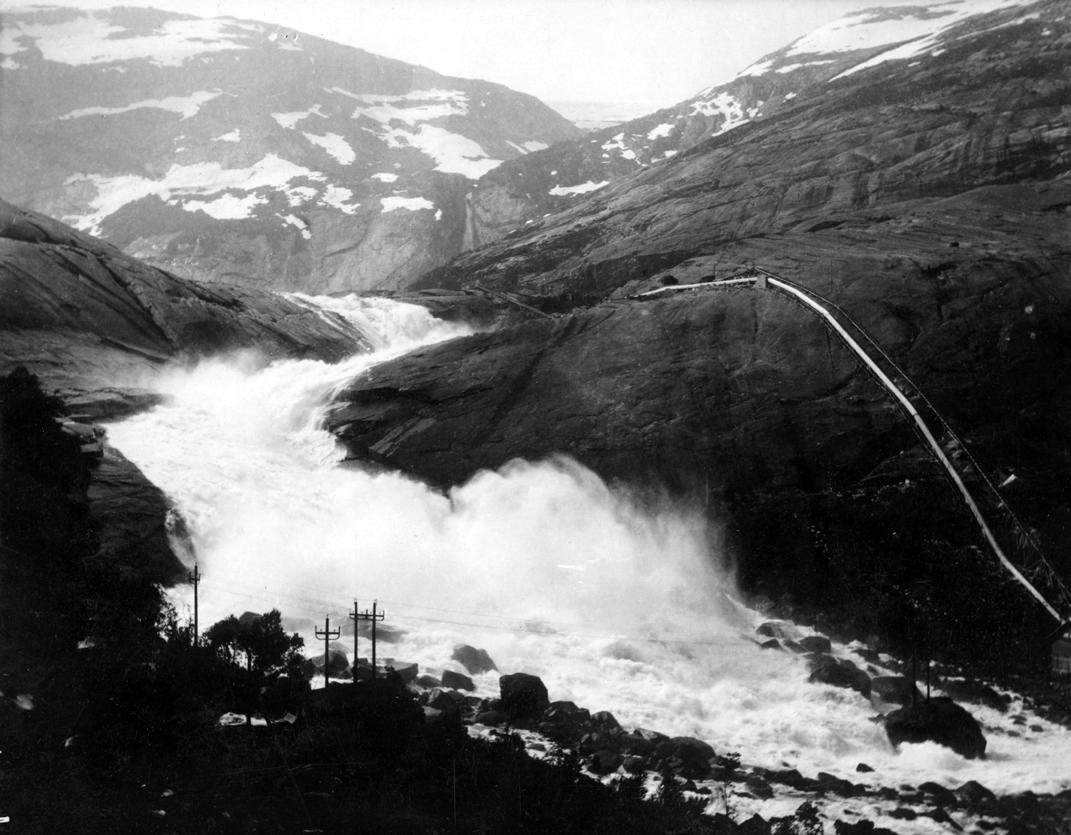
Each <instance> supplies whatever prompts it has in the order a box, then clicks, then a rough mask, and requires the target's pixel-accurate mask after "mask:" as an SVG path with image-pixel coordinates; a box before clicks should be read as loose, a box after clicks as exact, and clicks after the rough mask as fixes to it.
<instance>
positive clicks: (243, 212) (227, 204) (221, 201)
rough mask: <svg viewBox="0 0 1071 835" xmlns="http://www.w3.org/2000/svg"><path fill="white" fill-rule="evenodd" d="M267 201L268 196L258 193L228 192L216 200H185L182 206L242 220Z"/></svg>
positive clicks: (220, 218)
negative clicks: (239, 193) (240, 195)
mask: <svg viewBox="0 0 1071 835" xmlns="http://www.w3.org/2000/svg"><path fill="white" fill-rule="evenodd" d="M267 202H268V200H267V198H265V197H260V196H258V195H256V194H246V195H245V196H244V197H239V196H237V195H234V194H231V193H229V192H228V193H227V194H224V195H222V196H221V197H217V198H215V199H214V200H184V201H183V202H182V208H183V209H185V210H186V211H187V212H196V211H200V212H204V213H205V214H206V215H210V216H212V217H214V218H216V219H217V220H241V219H242V218H247V217H251V216H252V214H253V209H255V208H256V207H257V206H259V205H261V204H263V203H267Z"/></svg>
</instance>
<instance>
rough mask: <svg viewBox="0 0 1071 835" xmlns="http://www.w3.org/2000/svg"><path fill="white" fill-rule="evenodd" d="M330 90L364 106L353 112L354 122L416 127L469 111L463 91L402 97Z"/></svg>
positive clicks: (416, 93) (467, 101) (441, 91)
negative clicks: (363, 120)
mask: <svg viewBox="0 0 1071 835" xmlns="http://www.w3.org/2000/svg"><path fill="white" fill-rule="evenodd" d="M329 91H330V92H332V93H338V94H340V95H343V96H347V97H349V98H351V99H353V100H354V101H356V102H359V103H360V105H361V106H360V107H358V108H357V109H356V110H354V111H353V118H354V119H359V118H360V117H362V116H367V117H368V118H369V119H373V120H375V121H376V122H379V123H381V124H383V125H389V124H390V123H391V122H394V121H400V122H404V123H406V124H408V125H415V124H417V123H418V122H427V121H430V120H431V119H444V118H446V117H447V116H464V115H465V114H466V113H468V112H469V108H468V103H469V98H468V95H467V94H466V93H465V92H464V91H462V90H439V89H433V90H412V91H411V92H408V93H404V94H401V95H387V94H383V93H351V92H350V91H349V90H346V89H343V88H342V87H331V88H329Z"/></svg>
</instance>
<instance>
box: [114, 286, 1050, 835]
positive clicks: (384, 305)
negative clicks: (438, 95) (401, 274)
mask: <svg viewBox="0 0 1071 835" xmlns="http://www.w3.org/2000/svg"><path fill="white" fill-rule="evenodd" d="M303 302H304V303H306V304H323V305H325V306H330V308H331V309H333V310H334V311H336V312H342V313H344V314H345V315H347V316H350V317H352V318H353V319H354V320H355V321H359V322H360V323H361V324H362V326H363V328H364V329H365V330H367V331H369V332H370V333H372V334H373V337H374V338H373V342H374V344H375V345H376V346H377V348H378V350H377V351H376V352H375V353H373V354H368V355H363V356H356V357H354V358H352V359H350V360H349V361H347V362H344V363H340V364H337V365H328V364H325V363H320V362H315V361H286V362H277V363H274V364H272V365H270V366H267V367H263V366H262V364H260V363H258V362H257V361H256V360H255V358H250V357H248V356H245V357H230V358H226V359H218V360H212V361H207V362H204V363H202V364H201V365H199V366H198V367H196V368H194V369H192V370H177V369H176V370H174V371H172V372H170V373H167V374H164V375H162V376H161V377H160V379H159V380H158V381H157V383H156V385H157V387H158V388H159V389H160V391H162V392H163V393H164V394H165V395H167V397H168V401H167V404H166V405H163V406H160V407H158V408H156V409H153V410H152V411H150V412H147V413H144V414H141V415H138V416H135V417H133V418H130V419H127V420H125V421H123V422H121V423H117V424H114V425H112V426H111V427H109V436H110V440H111V442H112V443H113V444H114V445H115V446H117V447H118V448H119V449H120V450H121V451H123V452H124V453H125V454H126V455H127V456H128V457H130V458H131V459H132V460H133V461H134V462H135V463H137V464H138V465H139V466H140V467H141V468H142V469H143V470H144V471H145V473H146V475H148V477H149V478H150V479H152V480H153V481H154V482H155V483H156V484H157V485H159V486H160V487H161V488H162V489H163V490H164V491H165V492H166V493H167V494H168V495H169V496H170V497H171V498H172V500H173V501H174V502H175V504H176V505H177V507H178V508H179V510H180V511H181V513H182V514H183V515H184V517H185V519H186V521H187V523H188V527H189V530H190V532H191V536H192V539H193V542H194V546H195V549H196V553H197V556H198V560H199V566H200V569H201V573H202V575H203V582H202V584H201V597H200V611H201V622H202V624H209V623H211V622H212V621H214V620H216V619H219V618H221V617H224V616H225V615H227V614H230V613H236V614H240V613H241V612H242V611H245V610H254V611H264V610H266V609H267V608H270V607H273V606H274V607H277V608H279V609H280V610H281V611H282V612H283V614H284V616H285V617H286V618H288V623H290V624H291V628H296V629H299V630H300V631H302V632H303V633H304V634H306V636H307V640H309V638H311V632H312V626H313V625H314V624H316V623H318V624H320V625H322V624H323V618H324V616H325V615H329V616H330V617H331V622H332V625H338V624H340V623H345V622H346V612H347V611H348V610H349V609H350V607H351V605H352V602H353V599H354V598H357V599H358V601H359V602H360V605H361V608H362V609H363V608H365V607H367V606H369V605H370V604H371V602H372V599H373V598H376V599H378V600H379V603H380V605H381V607H382V608H384V609H385V610H386V613H387V621H386V624H387V625H389V626H391V627H392V628H394V629H402V630H405V633H406V634H405V636H404V637H403V638H402V639H401V641H400V642H398V643H394V644H389V645H384V646H382V647H381V649H380V653H381V656H385V655H390V656H393V657H394V658H396V659H397V660H398V661H415V662H418V663H420V665H421V667H422V669H423V670H426V671H429V672H432V673H439V672H441V671H442V670H443V669H445V668H451V669H460V668H459V667H458V666H457V665H456V664H455V663H454V662H451V660H450V655H451V651H452V649H453V646H454V644H455V643H458V642H465V643H470V644H473V645H476V646H481V647H485V648H486V649H487V650H488V651H489V653H490V654H491V656H492V658H494V659H495V661H496V662H497V664H498V666H499V669H500V670H501V671H502V672H514V671H519V670H523V671H527V672H531V673H535V674H537V675H539V676H541V677H542V678H543V680H544V681H545V683H546V684H547V687H548V689H549V691H550V695H551V698H552V699H571V700H573V701H576V702H577V703H578V704H581V705H584V706H586V707H588V708H590V709H592V710H599V709H606V710H610V711H611V712H613V713H614V714H615V716H617V718H618V719H619V720H620V721H621V722H622V724H624V725H626V726H627V727H635V726H641V727H646V728H651V729H656V730H659V731H662V732H664V733H669V734H672V735H689V736H697V737H700V738H702V739H705V740H707V741H708V742H710V743H711V744H712V745H714V746H715V748H716V749H718V750H719V751H739V752H741V754H742V755H743V759H744V762H745V763H746V764H750V765H765V766H767V767H773V768H779V767H792V768H797V769H799V770H800V771H801V772H802V773H803V774H805V775H808V776H814V775H815V774H816V773H817V772H818V771H819V770H824V771H829V772H832V773H835V774H838V775H839V776H843V777H846V778H848V779H852V780H853V781H856V782H871V783H873V784H881V785H892V786H896V785H898V784H899V783H916V784H917V783H918V782H921V781H924V780H937V781H940V782H944V783H945V784H946V785H948V786H950V787H956V786H958V785H960V784H962V783H963V782H965V781H966V780H969V779H975V780H978V781H980V782H982V783H983V784H985V785H987V786H989V787H990V788H992V789H994V790H998V791H1017V790H1025V789H1032V790H1034V791H1046V790H1049V791H1052V790H1059V789H1062V788H1066V787H1068V786H1071V768H1069V765H1068V753H1067V752H1068V751H1069V750H1071V746H1069V743H1071V735H1069V734H1068V732H1067V731H1065V730H1063V729H1061V728H1059V727H1057V726H1054V725H1051V724H1050V723H1048V722H1045V721H1043V720H1040V719H1037V718H1036V717H1034V716H1032V715H1030V714H1029V713H1026V714H1025V716H1026V724H1023V725H1020V724H1014V723H1013V722H1012V721H1011V719H1010V717H1011V716H1012V715H1014V714H1015V713H1017V712H1019V709H1020V707H1021V705H1019V704H1015V705H1013V707H1012V710H1011V711H1010V712H1009V714H1008V715H1003V714H1000V713H997V712H996V711H993V710H989V709H986V708H976V707H974V706H972V712H973V713H974V714H975V715H976V716H977V717H978V718H979V719H980V721H982V722H983V723H984V725H985V726H986V733H987V736H988V738H989V751H990V757H989V759H987V760H985V761H978V762H973V761H967V760H964V759H962V758H961V757H959V756H957V755H955V754H954V753H952V752H950V751H948V750H947V749H943V748H940V747H938V746H935V745H928V744H927V745H905V746H903V747H902V749H901V751H899V752H896V751H893V750H892V748H891V747H890V746H889V744H888V742H887V740H886V739H885V735H884V732H883V730H882V729H881V727H880V726H879V725H876V724H875V723H874V722H873V721H872V717H873V716H874V715H875V713H876V710H875V708H874V707H873V706H872V705H871V703H870V702H869V701H867V700H865V699H863V698H862V697H860V696H859V695H858V694H856V693H854V692H851V691H847V690H841V689H836V688H832V687H827V686H820V685H813V684H809V683H807V681H806V679H807V670H806V666H805V664H804V663H803V662H802V661H801V660H799V659H798V658H796V657H793V656H790V655H788V654H785V653H778V652H770V651H763V650H761V649H759V647H758V646H757V644H756V642H755V641H754V638H753V636H754V627H755V626H756V625H757V623H759V622H760V621H761V620H762V619H763V618H762V617H761V616H760V615H759V614H758V613H756V612H753V611H750V610H748V609H746V608H745V607H743V606H740V605H738V604H736V603H734V602H733V601H732V596H731V594H732V584H731V582H730V581H729V580H728V579H727V575H726V572H725V570H724V569H723V567H722V566H721V564H720V560H719V557H718V550H719V549H718V542H717V536H716V535H712V532H711V530H710V528H709V526H708V524H707V523H706V522H705V521H704V520H703V518H702V516H701V515H700V514H699V513H697V512H692V511H691V510H690V509H688V508H681V507H675V506H673V505H671V504H669V503H668V502H666V503H663V505H662V506H661V507H655V508H653V509H652V506H651V502H650V500H649V497H648V500H647V501H646V502H645V503H644V505H643V508H642V509H641V508H640V506H639V505H638V504H636V503H634V502H632V501H631V500H630V498H629V497H628V496H627V495H624V494H623V493H621V492H616V491H614V490H611V489H610V488H608V487H607V486H606V484H604V483H603V482H602V481H601V480H600V479H599V478H598V477H597V476H595V475H594V474H593V473H591V472H590V471H588V470H586V469H584V468H583V467H581V466H580V465H578V464H577V463H575V462H573V461H570V460H568V459H564V458H559V459H554V460H550V461H543V462H537V463H532V462H523V461H516V462H513V463H511V464H509V465H507V466H505V467H504V468H502V469H501V470H499V471H497V472H484V473H480V474H478V475H477V476H476V477H474V478H473V479H472V480H471V481H470V482H468V483H467V484H465V485H463V486H460V487H458V488H456V489H454V490H452V491H451V492H450V493H449V494H448V495H443V494H441V493H439V492H436V491H434V490H432V489H430V488H428V487H427V486H425V485H423V484H421V483H419V482H417V481H414V480H412V479H408V478H405V477H402V476H400V475H397V474H393V473H384V472H376V473H372V472H363V471H360V470H355V469H351V468H342V467H338V466H336V462H337V460H338V458H339V457H340V453H339V451H338V450H337V449H336V447H335V443H334V441H333V439H332V438H331V437H330V436H329V435H328V434H327V433H326V432H324V431H323V430H321V429H319V428H318V425H317V423H318V420H319V419H320V417H321V414H322V409H323V408H324V405H325V403H326V401H327V399H328V397H329V395H330V393H331V392H332V391H333V390H334V389H335V388H336V387H337V386H339V385H340V384H342V383H344V382H346V381H348V380H350V379H352V378H353V377H354V376H355V375H357V374H359V373H361V372H362V371H363V370H364V369H367V368H368V367H370V366H371V365H373V364H374V363H376V362H380V361H382V360H384V359H386V358H388V357H391V356H395V355H397V354H398V353H400V352H402V351H404V350H407V349H410V348H412V347H413V346H415V345H417V344H424V343H428V342H432V341H435V340H438V339H444V338H450V337H453V336H457V335H461V334H463V333H465V332H466V331H465V329H464V328H461V327H458V326H451V325H446V324H444V323H442V322H438V321H437V320H435V319H433V318H432V317H430V316H429V315H428V314H427V313H426V312H425V311H424V310H423V309H421V308H416V307H413V306H410V305H400V304H397V303H393V302H387V301H384V300H361V299H357V298H356V297H351V298H349V299H346V300H338V299H333V300H318V299H308V298H305V299H303ZM715 533H716V532H715ZM176 597H177V599H178V601H179V603H180V604H181V605H185V604H188V602H189V601H188V597H184V596H183V594H182V590H180V593H178V594H177V595H176ZM351 634H352V633H351ZM349 640H352V638H349V639H347V642H348V641H349ZM308 649H309V651H310V653H311V652H315V649H316V645H315V644H312V643H311V641H309V646H308ZM368 650H369V647H368V645H367V642H366V643H364V644H363V645H362V646H361V654H362V655H366V654H367V653H368ZM836 651H837V652H838V653H839V654H842V655H850V650H849V649H848V648H845V647H837V648H836ZM857 660H858V659H857ZM860 663H861V664H863V662H862V661H861V660H860ZM864 666H865V665H864ZM476 680H477V684H478V687H479V692H480V693H482V694H486V695H493V694H496V691H497V674H495V673H490V674H485V675H482V676H477V677H476ZM860 761H865V762H866V763H868V764H869V765H870V766H872V767H873V768H874V769H875V772H874V773H873V774H869V775H861V774H857V773H856V772H855V766H856V764H857V763H859V762H860ZM778 803H781V804H782V807H781V808H779V807H778V806H777V804H778ZM785 803H786V801H784V800H780V801H778V800H775V801H772V802H771V804H772V805H771V804H767V805H766V806H763V804H761V803H759V802H757V801H747V800H741V801H740V805H743V807H745V808H746V807H747V804H751V805H752V807H753V808H754V809H756V810H760V811H763V812H764V813H765V814H777V813H788V812H791V811H792V808H794V807H792V805H791V803H789V804H788V806H784V804H785ZM845 803H846V801H845ZM740 805H738V808H739V807H740ZM859 809H860V810H861V811H865V810H863V809H862V807H859ZM879 812H880V810H879ZM879 812H875V811H874V810H870V811H869V814H870V816H871V817H874V815H875V814H877V815H878V819H879V820H880V814H879ZM930 823H933V822H932V821H930V822H929V823H925V822H923V823H919V824H917V825H913V831H919V832H925V831H943V830H941V829H939V828H938V829H930V830H927V828H926V827H927V826H928V825H929V824H930ZM934 826H936V824H934ZM903 827H904V822H903V821H899V822H897V831H905V830H904V828H903Z"/></svg>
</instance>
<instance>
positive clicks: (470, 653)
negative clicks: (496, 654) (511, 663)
mask: <svg viewBox="0 0 1071 835" xmlns="http://www.w3.org/2000/svg"><path fill="white" fill-rule="evenodd" d="M450 657H451V658H453V659H454V661H456V662H457V663H458V664H460V665H461V666H462V667H464V668H465V669H466V670H468V671H469V674H470V675H474V676H475V675H479V674H480V673H489V672H491V671H492V670H497V669H498V667H496V666H495V662H494V661H492V660H491V656H490V655H488V654H487V650H485V649H477V648H476V647H470V646H469V645H468V644H458V645H457V646H455V647H454V652H453V654H452V655H451V656H450Z"/></svg>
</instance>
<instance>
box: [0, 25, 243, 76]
mask: <svg viewBox="0 0 1071 835" xmlns="http://www.w3.org/2000/svg"><path fill="white" fill-rule="evenodd" d="M106 17H107V12H86V13H84V14H82V15H80V16H78V17H76V18H74V19H73V20H65V21H63V22H61V23H31V22H27V21H19V20H11V19H8V20H5V21H4V29H3V31H2V32H0V53H2V54H5V55H15V54H18V53H20V52H23V51H25V50H26V49H27V48H28V47H27V45H26V44H25V42H24V41H23V39H28V40H31V41H33V42H34V45H35V46H36V47H37V48H38V49H39V50H40V51H41V55H42V57H43V58H44V59H45V60H46V61H55V62H57V63H60V64H68V65H72V66H77V65H82V64H103V63H109V62H112V61H131V60H135V59H146V60H148V61H150V62H151V63H153V64H156V65H157V66H161V67H177V66H181V65H182V64H183V63H185V62H186V61H188V60H189V59H190V58H193V57H194V56H197V55H204V54H205V53H209V52H220V51H224V50H238V49H248V48H249V47H248V45H247V44H246V43H242V42H241V41H240V40H239V38H240V39H243V40H248V35H243V34H242V31H241V30H243V29H245V30H249V29H250V27H249V26H244V25H242V24H239V23H237V22H236V21H233V20H224V19H219V18H217V19H201V18H193V19H188V20H168V21H165V22H164V23H162V24H161V25H160V26H158V27H157V28H156V29H155V31H153V33H152V34H148V35H141V34H132V33H131V32H130V30H128V29H126V28H124V27H122V26H113V25H112V24H110V23H108V22H107V20H106ZM253 31H255V30H253Z"/></svg>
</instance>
